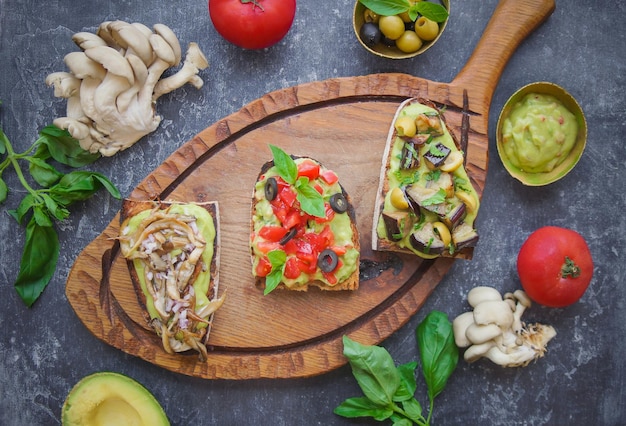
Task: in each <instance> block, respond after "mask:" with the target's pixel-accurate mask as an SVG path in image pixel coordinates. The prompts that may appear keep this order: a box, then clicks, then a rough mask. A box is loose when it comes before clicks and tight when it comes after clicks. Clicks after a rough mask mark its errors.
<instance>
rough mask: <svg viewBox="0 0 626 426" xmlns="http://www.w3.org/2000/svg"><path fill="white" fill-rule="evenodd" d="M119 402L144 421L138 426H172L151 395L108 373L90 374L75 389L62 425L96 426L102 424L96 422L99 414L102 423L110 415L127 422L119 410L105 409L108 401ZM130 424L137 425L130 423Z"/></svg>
mask: <svg viewBox="0 0 626 426" xmlns="http://www.w3.org/2000/svg"><path fill="white" fill-rule="evenodd" d="M120 400H121V401H123V402H124V403H126V404H128V405H129V406H130V407H132V409H134V411H135V412H136V414H137V416H138V417H139V418H140V419H141V422H140V423H139V425H150V426H170V422H169V420H168V418H167V415H166V414H165V411H163V407H161V405H160V404H159V402H158V401H157V400H156V398H155V397H154V395H152V394H151V393H150V391H148V390H147V389H146V388H145V387H144V386H142V385H141V384H140V383H139V382H137V381H135V380H133V379H131V378H130V377H128V376H125V375H123V374H120V373H114V372H109V371H104V372H98V373H94V374H91V375H89V376H86V377H84V378H83V379H81V380H80V381H79V382H78V383H76V385H74V387H73V388H72V390H71V391H70V392H69V394H68V395H67V398H66V399H65V402H64V403H63V409H62V411H61V424H62V425H63V426H74V425H76V426H78V425H81V426H89V425H97V424H99V423H98V422H95V421H94V416H95V415H96V412H98V411H99V413H98V416H99V418H100V419H101V418H102V417H103V416H105V417H106V416H108V415H109V414H110V415H111V416H112V417H113V418H115V419H116V420H119V421H124V419H121V418H120V411H119V410H112V411H110V412H107V411H106V409H104V408H103V407H105V406H106V403H107V401H120ZM117 404H119V402H117ZM118 406H119V405H118ZM128 424H136V423H132V420H129V421H128Z"/></svg>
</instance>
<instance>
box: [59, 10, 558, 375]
mask: <svg viewBox="0 0 626 426" xmlns="http://www.w3.org/2000/svg"><path fill="white" fill-rule="evenodd" d="M553 9H554V3H553V2H552V1H540V0H533V1H525V2H518V1H516V0H505V1H502V2H501V3H500V4H499V6H498V7H497V9H496V11H495V12H494V15H493V17H492V20H491V21H490V24H489V25H488V27H487V29H486V30H485V33H484V35H483V37H482V38H481V41H480V42H479V44H478V46H477V47H476V50H475V52H474V54H473V56H472V57H471V58H470V59H469V61H468V64H467V65H466V66H465V67H464V68H463V69H462V70H461V72H460V73H459V75H458V76H457V78H455V79H454V80H453V81H452V82H451V83H449V84H446V83H438V82H433V81H428V80H424V79H421V78H417V77H413V76H410V75H406V74H393V73H390V74H374V75H367V76H360V77H351V78H339V79H331V80H326V81H322V82H313V83H308V84H303V85H300V86H297V87H291V88H287V89H283V90H278V91H276V92H271V93H268V94H266V95H265V96H263V97H261V98H260V99H258V100H255V101H253V102H251V103H250V104H248V105H246V106H245V107H243V108H242V109H241V110H240V111H238V112H236V113H234V114H232V115H230V116H228V117H226V118H224V119H222V120H221V121H219V122H217V123H214V124H212V125H210V126H209V127H207V128H206V129H205V130H204V131H202V132H200V133H199V134H198V135H196V136H195V137H194V138H193V139H192V140H190V141H188V142H186V143H185V144H184V145H183V146H181V148H180V149H178V150H177V151H176V152H175V153H173V154H172V155H171V156H170V157H169V158H168V159H167V160H166V161H165V162H164V163H163V164H162V165H161V166H159V167H158V168H157V169H156V170H154V171H153V172H152V173H151V174H150V175H149V176H147V177H146V178H145V180H144V181H143V182H142V183H141V184H140V185H139V186H138V187H137V188H136V189H135V190H134V191H133V192H132V194H131V195H130V197H131V198H135V199H161V200H176V201H188V202H189V201H195V202H203V201H212V200H215V201H218V202H219V203H220V216H221V223H220V232H221V243H222V247H221V268H220V291H226V292H227V299H226V302H225V303H224V306H223V307H222V308H221V309H220V310H219V311H218V312H217V314H216V317H215V321H214V326H213V331H212V334H211V338H210V341H209V345H210V352H209V360H208V361H207V362H205V363H201V362H198V360H197V357H196V356H195V355H193V354H191V355H169V354H167V353H165V352H164V351H163V349H162V348H161V345H160V341H159V339H158V338H157V337H156V335H154V334H153V333H152V332H151V331H150V330H149V328H148V327H147V324H146V323H145V322H144V320H143V318H144V316H143V313H142V312H141V309H140V307H139V303H138V301H137V297H136V295H135V293H134V291H133V288H132V284H131V282H130V276H129V271H128V269H127V265H126V262H125V260H124V259H123V258H122V257H121V256H120V253H119V246H118V244H117V243H116V242H115V237H116V236H117V235H118V232H119V217H116V218H115V219H114V220H113V221H112V222H111V223H110V224H109V225H108V227H107V228H106V229H105V230H104V231H103V233H102V234H101V235H100V236H98V237H97V238H96V239H95V240H94V241H93V242H91V243H90V244H89V245H88V246H87V247H86V248H85V250H84V251H83V252H82V253H81V254H80V255H79V257H78V258H77V260H76V262H75V264H74V266H73V268H72V270H71V271H70V275H69V277H68V280H67V284H66V295H67V298H68V300H69V302H70V304H71V306H72V307H73V309H74V310H75V312H76V314H77V315H78V317H79V318H80V319H81V321H82V322H83V324H84V325H85V326H86V327H87V328H88V329H89V330H90V331H91V332H92V333H93V334H94V335H95V336H96V337H98V338H100V339H102V340H103V341H105V342H107V343H109V344H110V345H112V346H114V347H116V348H119V349H121V350H122V351H125V352H127V353H129V354H132V355H135V356H138V357H140V358H143V359H145V360H146V361H149V362H151V363H154V364H156V365H159V366H162V367H163V368H167V369H169V370H172V371H176V372H179V373H182V374H186V375H192V376H196V377H201V378H207V379H217V378H223V379H249V378H278V377H281V378H288V377H306V376H312V375H316V374H321V373H323V372H326V371H329V370H332V369H334V368H337V367H339V366H341V365H343V364H345V363H346V359H345V358H344V357H343V355H342V350H343V348H342V343H341V338H342V336H343V335H349V336H350V337H351V338H353V339H355V340H358V341H359V342H361V343H363V344H378V343H380V342H381V341H382V340H384V339H385V338H386V337H388V336H389V335H390V334H392V333H393V332H395V331H396V330H398V328H400V327H401V326H402V325H403V324H405V323H406V322H407V321H408V320H409V318H410V317H411V316H412V315H414V314H415V313H416V312H417V311H418V310H419V309H420V307H421V306H422V304H423V303H424V301H425V300H426V298H427V297H428V296H429V294H430V293H431V292H432V290H433V289H434V288H435V287H436V285H437V284H438V283H439V281H440V280H441V278H442V277H443V276H444V275H445V273H446V272H447V271H448V270H449V268H450V267H451V266H452V262H453V261H452V260H451V259H438V260H436V261H421V260H419V259H418V258H416V257H415V256H409V255H398V254H392V253H375V252H372V251H371V249H369V247H370V246H371V244H370V241H371V229H370V228H371V223H372V215H373V208H374V202H375V197H376V191H377V188H378V178H379V169H380V164H381V160H382V159H381V156H382V152H383V149H384V145H385V142H386V136H387V132H388V129H389V126H390V125H391V119H392V117H393V115H394V113H395V110H396V108H397V107H398V105H399V104H400V102H401V101H402V100H404V99H406V98H409V97H422V98H426V99H430V100H432V101H433V102H436V103H438V104H440V105H441V106H445V107H446V113H445V115H446V120H447V123H448V125H449V127H450V128H451V129H452V131H453V132H455V134H456V135H457V137H458V138H459V139H460V140H466V143H467V150H466V155H467V166H466V167H467V170H468V173H469V175H470V177H471V179H472V183H473V184H474V186H475V187H476V189H477V191H478V193H479V194H481V195H482V192H483V190H484V186H485V179H486V175H487V159H488V135H487V131H488V123H487V120H488V113H489V105H490V102H491V96H492V94H493V91H494V89H495V85H496V84H497V80H498V78H499V76H500V74H501V72H502V69H503V67H504V65H505V64H506V62H507V61H508V59H509V57H510V55H511V54H512V53H513V51H514V50H515V48H516V47H517V46H518V45H519V43H520V42H521V41H522V40H523V39H524V37H526V35H528V34H529V33H530V32H531V31H532V30H533V29H534V28H535V27H536V26H538V25H539V24H540V23H541V22H542V21H543V20H544V19H545V18H547V17H548V16H549V15H550V13H551V12H552V10H553ZM513 17H515V19H512V18H513ZM464 104H465V108H464ZM270 143H271V144H275V145H278V146H280V147H281V148H283V149H284V150H285V151H286V152H289V153H290V154H295V155H306V156H310V157H313V158H316V159H317V160H319V161H320V162H322V163H323V164H325V165H326V166H327V167H328V168H330V169H332V170H335V171H336V172H337V173H338V175H339V177H340V179H341V182H342V184H343V186H344V187H345V189H346V191H347V192H348V193H349V194H350V196H351V198H352V201H353V204H354V206H355V210H356V213H357V225H358V227H359V230H360V232H361V235H360V239H361V248H362V250H361V262H362V263H361V269H362V271H361V283H360V288H359V290H358V291H356V292H338V293H336V292H330V293H329V292H321V291H318V290H316V289H313V290H310V291H308V292H306V293H301V292H297V293H294V292H286V291H283V292H274V293H272V294H270V295H268V296H263V294H262V291H260V290H259V289H257V288H256V287H255V286H254V283H253V277H252V274H251V262H250V258H249V250H248V242H249V222H250V203H251V196H252V188H253V185H254V182H255V180H256V177H257V174H258V172H259V170H260V168H261V166H262V165H263V163H265V162H266V161H268V160H269V159H270V158H271V153H270V150H269V147H268V144H270Z"/></svg>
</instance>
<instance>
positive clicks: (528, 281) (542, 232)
mask: <svg viewBox="0 0 626 426" xmlns="http://www.w3.org/2000/svg"><path fill="white" fill-rule="evenodd" d="M517 272H518V274H519V277H520V281H521V283H522V287H524V290H525V291H526V293H527V294H528V296H530V298H531V299H533V300H534V301H535V302H537V303H539V304H541V305H545V306H550V307H553V308H561V307H564V306H568V305H571V304H573V303H575V302H576V301H578V300H579V299H580V298H581V297H582V295H583V293H584V292H585V290H587V287H588V286H589V283H590V282H591V277H592V275H593V260H592V258H591V252H590V251H589V247H588V246H587V243H586V242H585V240H584V238H583V237H582V236H581V235H580V234H579V233H577V232H576V231H572V230H571V229H566V228H559V227H556V226H545V227H543V228H539V229H537V230H536V231H535V232H533V233H532V234H530V236H529V237H528V239H527V240H526V241H525V242H524V244H523V245H522V247H521V248H520V251H519V253H518V255H517Z"/></svg>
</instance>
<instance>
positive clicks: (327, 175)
mask: <svg viewBox="0 0 626 426" xmlns="http://www.w3.org/2000/svg"><path fill="white" fill-rule="evenodd" d="M320 177H321V178H322V180H323V181H324V182H326V183H327V184H329V185H332V184H334V183H336V182H337V181H338V180H339V176H337V174H336V173H335V172H333V171H332V170H326V171H324V172H323V173H322V174H320Z"/></svg>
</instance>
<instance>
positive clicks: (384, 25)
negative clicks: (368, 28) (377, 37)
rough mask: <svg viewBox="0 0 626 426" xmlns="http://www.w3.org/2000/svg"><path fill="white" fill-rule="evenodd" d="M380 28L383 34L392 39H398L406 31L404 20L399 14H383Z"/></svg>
mask: <svg viewBox="0 0 626 426" xmlns="http://www.w3.org/2000/svg"><path fill="white" fill-rule="evenodd" d="M378 28H380V32H381V33H383V35H384V36H385V37H387V38H389V39H391V40H397V39H399V38H400V36H401V35H402V33H404V21H403V20H402V18H400V17H399V16H398V15H392V16H381V17H380V19H379V20H378Z"/></svg>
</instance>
